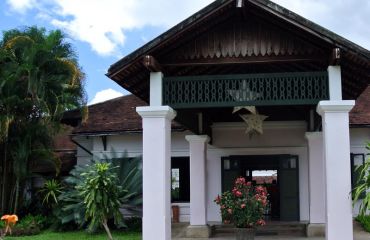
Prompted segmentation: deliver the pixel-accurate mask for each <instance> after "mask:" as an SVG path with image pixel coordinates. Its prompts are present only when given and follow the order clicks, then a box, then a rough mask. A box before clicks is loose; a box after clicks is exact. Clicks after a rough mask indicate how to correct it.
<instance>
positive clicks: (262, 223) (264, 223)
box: [257, 219, 266, 226]
mask: <svg viewBox="0 0 370 240" xmlns="http://www.w3.org/2000/svg"><path fill="white" fill-rule="evenodd" d="M257 225H260V226H264V225H266V222H265V220H263V219H260V220H258V221H257Z"/></svg>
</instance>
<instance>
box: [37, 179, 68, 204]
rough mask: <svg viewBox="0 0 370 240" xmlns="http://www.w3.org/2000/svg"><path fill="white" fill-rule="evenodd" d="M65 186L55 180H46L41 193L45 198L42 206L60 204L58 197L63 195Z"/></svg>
mask: <svg viewBox="0 0 370 240" xmlns="http://www.w3.org/2000/svg"><path fill="white" fill-rule="evenodd" d="M62 189H63V186H62V185H61V184H60V183H59V182H58V181H57V180H55V179H51V180H46V181H45V183H44V186H43V187H42V188H41V189H40V191H39V193H40V194H41V195H42V196H43V199H42V204H46V206H49V207H51V206H53V205H55V204H58V196H59V195H60V194H61V193H62Z"/></svg>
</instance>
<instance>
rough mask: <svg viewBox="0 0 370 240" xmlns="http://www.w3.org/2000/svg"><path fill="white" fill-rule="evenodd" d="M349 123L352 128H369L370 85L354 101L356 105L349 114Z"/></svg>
mask: <svg viewBox="0 0 370 240" xmlns="http://www.w3.org/2000/svg"><path fill="white" fill-rule="evenodd" d="M349 123H350V124H351V125H353V126H364V125H368V126H370V85H369V86H368V87H367V88H366V89H365V91H364V92H363V93H362V94H361V95H360V97H359V98H358V99H357V100H356V105H355V107H354V108H353V109H352V111H351V112H350V114H349Z"/></svg>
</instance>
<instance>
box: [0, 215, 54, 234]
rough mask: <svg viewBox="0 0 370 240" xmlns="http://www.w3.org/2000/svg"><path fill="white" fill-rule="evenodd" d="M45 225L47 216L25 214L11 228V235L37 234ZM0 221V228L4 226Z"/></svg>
mask: <svg viewBox="0 0 370 240" xmlns="http://www.w3.org/2000/svg"><path fill="white" fill-rule="evenodd" d="M46 226H47V218H46V217H44V216H42V215H35V216H33V215H30V214H29V215H26V216H25V217H23V218H21V219H20V221H19V222H18V223H17V224H16V225H14V227H13V228H12V236H28V235H35V234H39V233H40V232H41V230H42V229H45V227H46ZM4 227H5V225H4V223H3V222H2V223H1V224H0V228H4Z"/></svg>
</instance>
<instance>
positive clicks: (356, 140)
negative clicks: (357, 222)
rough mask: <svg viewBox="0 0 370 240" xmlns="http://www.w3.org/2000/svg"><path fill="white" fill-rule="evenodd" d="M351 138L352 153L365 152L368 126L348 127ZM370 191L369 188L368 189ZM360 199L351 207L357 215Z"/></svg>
mask: <svg viewBox="0 0 370 240" xmlns="http://www.w3.org/2000/svg"><path fill="white" fill-rule="evenodd" d="M350 138H351V140H350V141H351V153H354V154H365V159H366V154H368V153H369V150H367V149H366V144H367V143H368V142H370V128H351V129H350ZM369 191H370V190H369ZM359 207H360V201H358V202H356V203H355V206H354V208H353V215H354V216H357V215H358V212H359Z"/></svg>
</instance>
